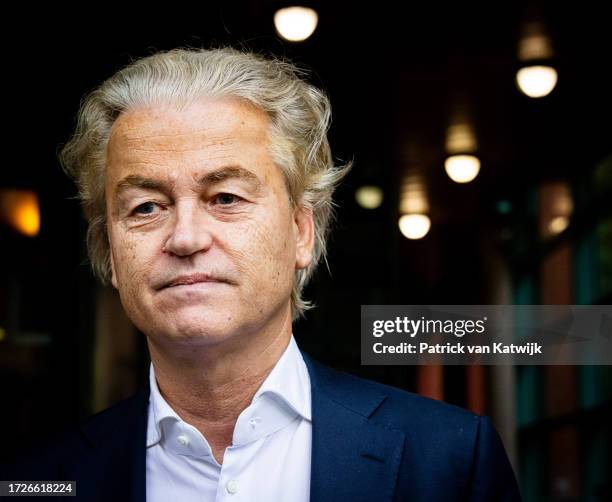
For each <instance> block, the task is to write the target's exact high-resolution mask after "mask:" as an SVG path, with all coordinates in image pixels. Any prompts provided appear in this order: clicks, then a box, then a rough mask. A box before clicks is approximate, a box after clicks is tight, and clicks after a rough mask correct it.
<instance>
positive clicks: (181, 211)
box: [164, 199, 212, 256]
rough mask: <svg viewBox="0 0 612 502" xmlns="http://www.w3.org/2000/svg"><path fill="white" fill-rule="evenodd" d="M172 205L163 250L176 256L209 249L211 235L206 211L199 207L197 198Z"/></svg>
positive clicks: (189, 254)
mask: <svg viewBox="0 0 612 502" xmlns="http://www.w3.org/2000/svg"><path fill="white" fill-rule="evenodd" d="M174 207H175V212H174V221H173V226H172V232H171V234H170V236H169V237H168V239H167V241H166V244H165V246H164V250H165V251H166V252H168V253H172V254H174V255H176V256H191V255H192V254H194V253H197V252H199V251H205V250H207V249H209V248H210V246H211V244H212V235H211V233H210V228H208V225H207V223H206V212H205V211H204V210H203V209H202V208H200V207H199V203H198V200H197V199H189V200H187V199H185V200H179V201H177V202H176V204H175V206H174Z"/></svg>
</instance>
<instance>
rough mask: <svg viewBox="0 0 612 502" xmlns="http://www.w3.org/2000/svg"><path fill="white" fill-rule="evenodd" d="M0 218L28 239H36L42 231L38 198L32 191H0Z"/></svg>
mask: <svg viewBox="0 0 612 502" xmlns="http://www.w3.org/2000/svg"><path fill="white" fill-rule="evenodd" d="M0 216H1V217H2V220H3V221H4V222H5V223H7V224H8V225H10V226H12V227H13V228H14V229H15V230H17V231H18V232H20V233H22V234H24V235H27V236H28V237H35V236H36V235H38V232H39V231H40V208H39V205H38V197H37V195H36V193H34V192H32V191H28V190H2V191H0Z"/></svg>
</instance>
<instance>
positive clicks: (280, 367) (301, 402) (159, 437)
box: [147, 335, 312, 456]
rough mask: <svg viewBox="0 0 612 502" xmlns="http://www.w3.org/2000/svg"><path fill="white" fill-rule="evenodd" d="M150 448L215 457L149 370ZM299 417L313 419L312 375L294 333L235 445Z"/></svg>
mask: <svg viewBox="0 0 612 502" xmlns="http://www.w3.org/2000/svg"><path fill="white" fill-rule="evenodd" d="M149 385H150V397H149V416H148V427H147V447H150V446H153V445H154V444H157V443H159V442H162V444H164V446H166V445H168V446H169V447H170V449H171V450H172V451H174V452H175V453H178V454H184V455H197V456H209V455H210V456H212V454H211V450H210V447H209V445H208V442H207V441H206V438H204V436H202V434H201V433H200V432H199V431H198V430H197V429H196V428H195V427H193V426H192V425H190V424H188V423H186V422H184V421H183V420H182V419H181V418H180V417H179V416H178V414H177V413H176V412H175V411H174V410H173V409H172V407H171V406H170V405H169V404H168V402H167V401H166V400H165V399H164V397H163V396H162V395H161V393H160V391H159V388H158V386H157V380H156V379H155V369H154V367H153V364H152V363H151V365H150V369H149ZM297 417H302V418H303V419H305V420H308V421H311V420H312V410H311V394H310V378H309V375H308V369H307V368H306V364H305V363H304V359H303V357H302V354H301V352H300V350H299V348H298V346H297V343H296V342H295V339H294V337H293V335H291V339H290V341H289V344H288V346H287V348H286V349H285V351H284V352H283V354H282V356H281V357H280V359H279V360H278V361H277V363H276V364H275V366H274V368H273V369H272V371H271V372H270V373H269V374H268V376H267V377H266V379H265V380H264V382H263V383H262V385H261V386H260V388H259V389H258V390H257V392H256V393H255V396H254V397H253V400H252V401H251V404H250V405H249V406H248V407H247V408H246V409H245V410H243V412H242V413H241V414H240V416H239V417H238V420H237V421H236V426H235V429H234V437H233V445H240V444H246V443H249V442H251V441H255V440H257V439H259V438H261V437H264V436H267V435H269V434H272V433H274V432H276V431H277V430H279V429H281V428H283V427H285V426H287V425H288V424H289V423H291V422H292V421H294V420H295V419H296V418H297Z"/></svg>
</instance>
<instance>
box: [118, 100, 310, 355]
mask: <svg viewBox="0 0 612 502" xmlns="http://www.w3.org/2000/svg"><path fill="white" fill-rule="evenodd" d="M268 130H269V118H268V116H267V115H266V114H265V113H264V112H263V111H261V110H259V109H258V108H256V107H254V106H252V105H251V104H249V103H247V102H246V101H243V100H239V99H237V98H222V99H214V100H202V101H199V102H197V103H196V104H193V105H191V106H189V107H188V108H186V109H184V110H182V111H178V110H177V109H176V108H174V107H172V106H169V105H165V106H164V105H159V106H154V107H149V108H140V109H134V110H131V111H128V112H126V113H124V114H122V115H121V116H120V117H119V118H118V119H117V121H116V122H115V124H114V125H113V128H112V131H111V137H110V141H109V145H108V162H107V171H106V204H107V216H108V235H109V242H110V249H111V265H112V282H113V285H114V286H115V287H116V288H117V289H118V290H119V293H120V296H121V301H122V303H123V306H124V308H125V310H126V312H127V314H128V316H129V317H130V319H131V320H132V321H133V322H134V324H135V325H136V326H137V327H138V328H139V329H140V330H141V331H142V332H144V333H145V334H147V335H148V336H149V338H150V339H153V340H154V341H155V342H157V343H161V344H166V343H171V344H172V343H173V344H175V345H176V344H179V345H180V344H183V345H185V346H187V347H188V346H193V345H194V344H204V345H210V344H216V343H219V342H223V341H225V340H228V339H230V338H232V337H236V336H240V335H245V334H248V333H259V332H261V331H262V330H263V329H265V328H270V326H273V325H278V326H280V325H282V323H283V322H286V319H287V316H290V294H291V289H292V285H293V277H294V272H295V270H296V269H298V268H304V267H306V266H307V265H308V264H309V263H310V261H311V259H312V255H311V251H312V244H313V224H312V216H311V214H310V212H308V211H305V210H302V209H293V208H292V207H291V204H290V202H289V196H288V192H287V188H286V185H285V182H284V178H283V174H282V173H281V171H280V169H279V168H278V166H276V165H275V164H274V162H273V160H272V157H271V155H270V148H269V145H270V143H269V141H270V139H269V133H268ZM198 274H199V275H198ZM202 281H204V282H202ZM190 283H191V284H190ZM289 322H290V317H289ZM235 340H236V339H234V341H235Z"/></svg>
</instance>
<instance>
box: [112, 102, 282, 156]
mask: <svg viewBox="0 0 612 502" xmlns="http://www.w3.org/2000/svg"><path fill="white" fill-rule="evenodd" d="M269 120H270V119H269V117H268V115H267V114H266V113H265V112H264V111H263V110H261V109H259V108H257V107H255V106H254V105H252V104H251V103H249V102H248V101H246V100H243V99H240V98H235V97H225V98H209V99H202V100H199V101H196V102H193V103H191V104H189V105H187V106H184V107H182V108H179V107H178V106H174V105H172V104H159V105H152V106H147V107H140V108H135V109H132V110H129V111H127V112H123V113H122V114H121V115H120V116H119V117H118V118H117V120H116V121H115V123H114V124H113V127H112V129H111V135H110V139H109V157H113V156H115V157H117V155H119V156H120V157H125V156H126V155H127V156H143V155H144V156H146V155H147V154H148V153H154V154H157V155H160V154H161V155H164V154H170V155H171V154H177V153H181V152H182V153H187V154H188V153H190V152H191V153H198V152H199V151H202V150H205V149H211V148H212V149H217V150H226V149H227V148H230V147H232V146H236V143H240V144H241V147H242V146H247V145H249V144H250V145H267V141H268V129H269ZM112 160H119V159H118V158H114V159H112V158H109V163H112Z"/></svg>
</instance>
